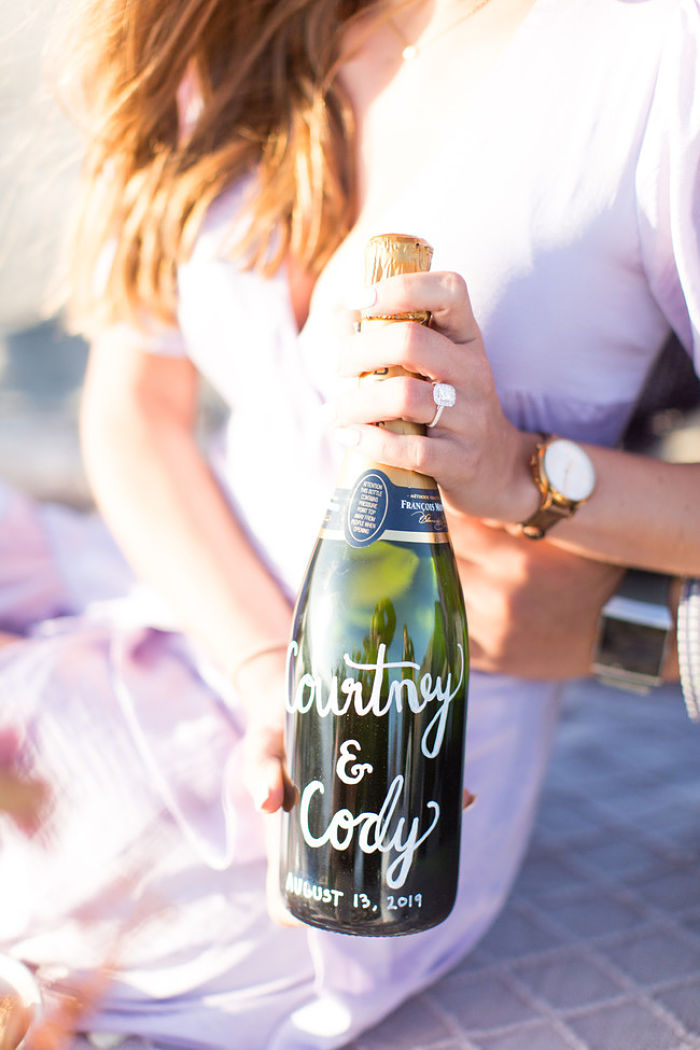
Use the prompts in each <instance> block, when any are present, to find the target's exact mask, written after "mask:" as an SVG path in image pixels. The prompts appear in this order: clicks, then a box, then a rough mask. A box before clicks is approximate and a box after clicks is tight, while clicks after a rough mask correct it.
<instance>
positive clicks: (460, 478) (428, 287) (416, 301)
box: [338, 273, 700, 575]
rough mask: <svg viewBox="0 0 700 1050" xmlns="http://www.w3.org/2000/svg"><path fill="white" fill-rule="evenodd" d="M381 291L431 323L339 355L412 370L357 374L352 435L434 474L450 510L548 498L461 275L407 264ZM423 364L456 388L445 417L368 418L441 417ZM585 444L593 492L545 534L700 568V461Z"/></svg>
mask: <svg viewBox="0 0 700 1050" xmlns="http://www.w3.org/2000/svg"><path fill="white" fill-rule="evenodd" d="M375 294H376V301H375V303H374V304H373V306H372V307H371V309H372V310H373V311H376V312H377V313H378V314H389V315H390V314H395V313H404V312H407V311H409V310H418V309H427V310H430V311H431V312H432V315H433V327H432V328H430V329H428V328H425V327H422V326H419V325H415V324H393V325H389V326H386V327H384V328H379V329H376V328H372V329H371V330H370V331H368V332H367V333H365V334H363V335H362V336H360V337H358V338H356V339H354V340H351V341H350V344H349V345H348V346H347V347H346V349H345V350H344V353H343V356H342V362H341V368H342V370H343V371H344V372H345V373H346V374H347V375H350V376H352V375H354V376H357V375H358V374H362V373H367V372H373V371H374V370H376V369H381V368H384V367H387V366H391V365H400V366H402V367H403V368H404V369H406V370H407V371H408V372H411V373H414V375H413V376H405V377H397V378H390V379H386V380H384V381H382V382H371V381H370V382H362V383H359V384H355V385H354V386H351V387H350V389H349V390H348V394H347V396H346V397H344V398H343V400H342V401H341V402H340V404H339V410H338V419H339V422H340V423H341V424H345V425H346V426H348V425H349V426H350V433H349V435H348V438H347V440H350V441H352V442H353V443H355V444H357V446H358V447H359V448H360V449H361V450H362V453H363V454H366V455H369V456H370V457H371V458H375V459H376V460H377V461H378V462H381V463H386V464H388V465H390V466H391V465H393V466H399V467H407V468H409V469H414V470H418V471H420V472H422V473H425V474H429V475H431V476H432V477H435V478H436V479H437V480H438V481H439V483H440V486H441V489H442V492H443V495H444V497H445V500H446V503H447V505H448V507H449V508H450V509H451V510H452V511H453V513H459V514H465V515H468V516H470V517H473V518H478V519H481V520H485V521H490V522H494V523H496V524H499V525H501V526H504V527H509V528H510V527H513V526H517V523H518V522H522V521H525V520H527V519H528V518H529V517H530V516H531V515H532V514H533V513H534V511H535V510H536V509H537V507H538V505H539V499H540V497H539V493H538V490H537V489H536V487H535V485H534V483H533V481H532V477H531V474H530V470H529V465H528V464H529V460H530V457H531V455H532V452H533V451H534V448H535V445H536V443H537V441H538V440H539V438H538V435H535V434H529V433H524V432H522V431H520V430H518V429H517V428H516V427H515V426H513V425H512V424H511V423H510V422H509V421H508V420H507V419H506V417H505V416H504V414H503V411H502V409H501V406H500V403H499V401H498V396H497V393H496V389H495V385H494V381H493V376H492V373H491V369H490V366H489V362H488V359H487V356H486V352H485V349H484V345H483V341H482V339H481V333H480V332H479V328H478V325H477V324H476V321H475V320H474V316H473V314H472V311H471V305H470V303H469V296H468V294H467V290H466V286H465V284H464V281H462V280H461V278H459V277H458V276H457V275H456V274H450V273H427V274H410V275H407V276H403V277H392V278H389V279H388V280H385V281H382V282H381V283H380V284H379V285H377V286H376V289H375ZM415 373H418V375H419V376H424V377H426V379H428V380H437V381H440V382H444V383H450V384H452V385H453V386H454V388H455V390H456V395H457V398H456V403H455V405H454V406H453V407H452V408H447V409H445V411H444V412H443V414H442V416H441V418H440V422H439V424H438V426H436V427H435V429H434V430H431V431H429V432H428V434H427V436H425V437H423V436H420V435H403V434H401V435H399V434H395V433H393V432H391V431H389V430H388V429H385V428H378V427H373V426H368V425H366V424H369V423H372V422H375V421H378V420H382V419H409V420H413V421H415V422H418V423H428V422H430V421H431V420H432V419H433V417H434V415H435V405H434V402H433V396H432V395H433V391H432V383H431V382H426V381H425V380H424V379H421V378H418V377H417V376H416V375H415ZM587 451H588V453H589V455H590V456H591V458H592V459H593V461H594V464H595V468H596V474H597V482H596V488H595V492H594V493H593V495H592V497H591V499H590V500H589V501H588V502H587V503H586V504H584V505H583V506H582V507H581V508H580V509H579V511H578V512H577V513H576V515H575V516H574V517H573V518H572V519H571V520H568V521H564V522H561V523H560V524H558V525H557V526H556V527H555V528H554V529H552V531H551V532H550V533H548V539H547V541H546V542H549V543H552V544H554V545H557V546H559V547H562V548H567V549H569V550H572V551H575V552H577V553H579V554H583V555H585V556H586V557H589V558H592V559H595V560H598V561H604V562H610V563H615V564H619V565H634V566H637V567H640V568H646V569H652V570H657V571H661V572H669V573H672V574H676V575H682V574H689V575H698V574H700V531H698V528H697V522H698V520H700V464H695V463H693V464H672V463H664V462H661V461H659V460H654V459H647V458H645V457H642V456H638V455H634V454H631V453H628V452H620V451H618V450H615V449H606V448H598V447H591V446H587ZM528 542H532V541H528Z"/></svg>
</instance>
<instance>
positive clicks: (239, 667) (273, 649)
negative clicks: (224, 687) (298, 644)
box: [228, 642, 289, 692]
mask: <svg viewBox="0 0 700 1050" xmlns="http://www.w3.org/2000/svg"><path fill="white" fill-rule="evenodd" d="M288 648H289V643H288V642H270V644H269V645H261V646H260V648H259V649H254V650H253V652H252V653H248V655H247V656H244V657H243V659H242V660H239V661H238V663H237V664H235V665H234V667H233V668H232V669H231V670H230V671H229V673H228V679H229V681H230V683H231V685H232V686H233V688H234V689H235V690H236V691H237V692H238V691H239V690H240V685H239V678H240V675H241V672H242V671H244V670H245V668H246V667H247V666H248V664H252V663H253V661H254V660H257V659H258V657H260V656H267V655H268V653H286V652H287V649H288Z"/></svg>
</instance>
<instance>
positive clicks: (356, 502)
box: [323, 469, 447, 547]
mask: <svg viewBox="0 0 700 1050" xmlns="http://www.w3.org/2000/svg"><path fill="white" fill-rule="evenodd" d="M323 533H324V535H326V536H332V535H335V536H337V537H338V538H340V537H341V536H344V538H345V540H346V542H347V543H349V544H350V546H351V547H369V546H370V544H372V543H375V542H376V541H377V540H379V539H381V538H384V539H393V540H402V539H403V540H407V541H414V542H415V541H416V540H422V541H424V542H428V543H431V542H436V541H442V540H444V539H446V533H447V522H446V521H445V511H444V508H443V505H442V500H441V498H440V493H439V491H438V490H437V489H419V488H411V487H410V486H404V485H395V484H394V482H393V481H391V480H390V479H389V478H388V477H387V475H386V474H385V473H384V472H383V471H381V470H377V469H373V470H367V471H365V472H364V474H361V475H360V477H359V478H358V479H357V481H356V482H355V485H354V486H353V488H352V489H336V491H335V493H334V495H333V499H332V501H331V505H330V506H329V508H328V511H327V513H326V520H325V522H324V525H323Z"/></svg>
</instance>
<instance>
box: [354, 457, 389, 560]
mask: <svg viewBox="0 0 700 1050" xmlns="http://www.w3.org/2000/svg"><path fill="white" fill-rule="evenodd" d="M388 510H389V482H388V478H386V477H385V476H384V474H381V473H380V472H379V471H376V470H368V471H366V473H364V474H361V475H360V477H359V478H358V479H357V482H356V484H355V487H354V488H353V490H352V492H351V493H350V499H349V500H348V507H347V514H346V515H345V539H346V540H347V542H348V543H349V544H351V545H352V546H353V547H368V546H369V545H370V543H374V542H375V540H378V539H379V537H380V536H381V534H382V532H383V531H384V523H385V521H386V516H387V512H388Z"/></svg>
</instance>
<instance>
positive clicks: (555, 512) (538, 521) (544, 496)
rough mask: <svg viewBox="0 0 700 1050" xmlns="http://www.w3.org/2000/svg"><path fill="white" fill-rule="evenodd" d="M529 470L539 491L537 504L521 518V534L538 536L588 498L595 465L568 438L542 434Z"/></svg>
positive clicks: (592, 486)
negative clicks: (538, 503) (528, 513)
mask: <svg viewBox="0 0 700 1050" xmlns="http://www.w3.org/2000/svg"><path fill="white" fill-rule="evenodd" d="M530 470H531V472H532V480H533V481H534V483H535V485H536V486H537V489H538V491H539V493H540V497H541V499H540V505H539V507H538V508H537V510H536V511H535V513H534V514H532V515H531V516H530V517H529V518H528V519H527V521H523V522H521V525H520V527H521V530H522V533H523V535H524V536H527V537H528V539H532V540H541V539H542V538H543V537H544V536H545V535H546V534H547V532H548V530H549V529H551V527H552V526H553V525H556V523H557V522H558V521H562V520H563V519H564V518H570V517H571V515H572V514H573V513H574V512H575V511H576V510H577V508H578V507H580V506H581V504H582V503H585V502H586V500H587V499H589V498H590V496H591V494H592V493H593V489H594V488H595V468H594V466H593V463H592V461H591V458H590V456H589V455H588V453H587V452H585V451H584V450H583V449H582V448H581V446H580V445H577V444H576V442H575V441H569V439H568V438H559V437H551V436H550V437H545V438H544V439H543V440H542V441H540V442H539V443H538V445H537V447H536V448H535V451H534V452H533V454H532V457H531V459H530Z"/></svg>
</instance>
